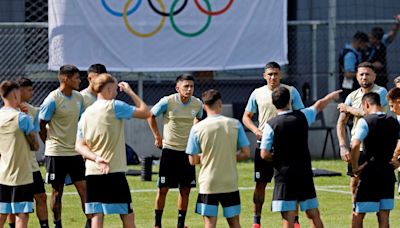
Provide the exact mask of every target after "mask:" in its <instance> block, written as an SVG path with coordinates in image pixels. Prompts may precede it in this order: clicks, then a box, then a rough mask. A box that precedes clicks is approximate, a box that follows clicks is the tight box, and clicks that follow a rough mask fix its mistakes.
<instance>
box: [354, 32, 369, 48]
mask: <svg viewBox="0 0 400 228" xmlns="http://www.w3.org/2000/svg"><path fill="white" fill-rule="evenodd" d="M352 44H353V46H354V48H356V49H360V50H363V51H365V50H367V48H368V35H367V34H365V33H364V32H360V31H357V32H356V33H355V34H354V36H353V41H352Z"/></svg>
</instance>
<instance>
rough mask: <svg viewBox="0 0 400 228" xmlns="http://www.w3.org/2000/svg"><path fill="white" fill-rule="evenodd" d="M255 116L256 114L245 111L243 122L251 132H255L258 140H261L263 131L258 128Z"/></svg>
mask: <svg viewBox="0 0 400 228" xmlns="http://www.w3.org/2000/svg"><path fill="white" fill-rule="evenodd" d="M253 116H254V113H252V112H249V111H244V113H243V117H242V122H243V124H244V126H246V127H247V128H248V129H249V130H250V131H251V132H253V133H254V134H255V135H256V138H257V140H261V137H262V131H261V130H260V129H258V127H257V126H256V125H255V124H254V122H253Z"/></svg>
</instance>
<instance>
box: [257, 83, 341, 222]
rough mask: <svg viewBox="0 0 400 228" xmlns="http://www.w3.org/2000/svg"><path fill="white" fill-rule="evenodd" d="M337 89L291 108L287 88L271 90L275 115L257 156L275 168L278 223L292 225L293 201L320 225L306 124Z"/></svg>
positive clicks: (274, 208)
mask: <svg viewBox="0 0 400 228" xmlns="http://www.w3.org/2000/svg"><path fill="white" fill-rule="evenodd" d="M340 92H341V90H338V91H334V92H332V93H330V94H328V95H326V96H325V97H324V98H322V99H320V100H318V101H317V102H316V103H315V104H314V105H313V106H311V107H309V108H305V109H301V110H294V111H292V110H291V108H290V91H289V90H288V89H287V88H285V87H279V88H277V89H275V90H274V91H273V92H272V103H273V104H274V106H275V107H276V108H277V111H278V115H277V116H276V117H274V118H272V119H271V120H269V121H268V122H267V123H266V124H265V127H264V132H263V136H262V141H261V146H260V148H261V157H262V158H263V159H266V160H270V161H272V163H273V166H274V169H275V179H274V180H275V186H274V193H273V197H272V211H274V212H281V215H282V220H283V224H282V227H294V222H295V216H296V210H297V209H296V206H297V204H300V209H301V210H302V211H305V212H306V215H307V217H308V218H309V219H310V223H311V227H323V224H322V221H321V218H320V215H319V210H318V200H317V195H316V192H315V187H314V182H313V173H312V168H311V157H310V152H309V149H308V127H309V126H310V124H311V123H312V122H314V120H315V117H316V115H317V113H318V112H320V111H321V110H322V109H324V108H325V107H326V106H327V105H328V104H329V102H331V101H332V100H333V99H338V98H339V93H340ZM288 142H290V143H288ZM272 148H274V149H273V151H272V150H271V149H272Z"/></svg>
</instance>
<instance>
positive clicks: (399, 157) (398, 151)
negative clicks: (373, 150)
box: [390, 140, 400, 169]
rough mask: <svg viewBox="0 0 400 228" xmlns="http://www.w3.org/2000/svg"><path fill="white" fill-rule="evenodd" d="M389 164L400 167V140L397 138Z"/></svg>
mask: <svg viewBox="0 0 400 228" xmlns="http://www.w3.org/2000/svg"><path fill="white" fill-rule="evenodd" d="M390 164H392V165H393V166H394V168H395V169H397V168H398V167H400V140H397V145H396V148H395V149H394V152H393V158H392V160H391V162H390Z"/></svg>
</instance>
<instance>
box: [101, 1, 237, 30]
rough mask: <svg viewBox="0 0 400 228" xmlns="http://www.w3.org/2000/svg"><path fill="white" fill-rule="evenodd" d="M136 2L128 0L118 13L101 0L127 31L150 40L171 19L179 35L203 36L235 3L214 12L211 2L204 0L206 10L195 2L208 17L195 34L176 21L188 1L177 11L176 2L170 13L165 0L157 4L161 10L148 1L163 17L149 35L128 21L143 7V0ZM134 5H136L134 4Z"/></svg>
mask: <svg viewBox="0 0 400 228" xmlns="http://www.w3.org/2000/svg"><path fill="white" fill-rule="evenodd" d="M135 1H136V2H135V3H134V2H133V0H127V1H126V3H125V5H124V9H123V11H122V12H118V11H116V10H114V9H112V8H111V7H110V6H109V5H108V4H107V2H106V0H101V4H102V6H103V8H104V9H105V10H106V11H107V12H108V13H109V14H111V15H113V16H115V17H122V19H123V21H124V24H125V27H126V29H127V30H128V31H129V32H130V33H132V34H133V35H135V36H137V37H141V38H149V37H152V36H154V35H156V34H157V33H158V32H160V31H161V29H162V28H163V27H164V24H165V21H166V18H167V17H169V19H170V23H171V25H172V28H173V29H174V31H175V32H176V33H178V34H179V35H182V36H184V37H189V38H191V37H196V36H199V35H200V34H202V33H203V32H205V31H206V30H207V28H208V27H209V26H210V24H211V18H212V17H213V16H217V15H221V14H224V13H225V12H226V11H227V10H228V9H229V8H230V7H231V5H232V3H233V1H234V0H229V2H228V3H227V4H226V5H225V6H224V7H223V8H222V9H220V10H217V11H213V10H212V8H211V4H210V1H209V0H203V1H204V3H205V4H206V9H205V8H204V7H203V6H201V5H200V3H199V0H194V3H195V5H196V7H197V9H198V10H199V11H200V12H201V13H203V14H205V15H206V16H207V21H206V22H205V24H204V25H203V26H202V27H201V28H200V29H199V30H198V31H195V32H185V31H183V30H182V29H181V28H179V27H178V26H177V24H176V21H175V16H176V15H178V14H179V13H181V12H182V11H183V10H184V9H185V7H186V5H187V3H188V0H183V1H184V2H183V3H182V5H181V6H180V7H179V8H178V9H176V7H177V3H178V2H179V1H180V0H174V1H173V2H172V5H171V7H170V9H169V12H167V11H166V7H165V5H164V2H163V0H157V3H158V5H159V8H160V9H159V8H157V7H156V6H155V5H154V4H153V1H152V0H148V3H149V5H150V8H151V9H152V11H153V12H155V13H156V14H158V15H160V16H161V19H160V23H159V24H158V26H157V27H156V28H155V29H154V30H152V31H150V32H147V33H141V32H138V31H137V30H135V29H134V28H133V27H132V26H131V24H130V22H129V20H128V16H130V15H132V14H134V13H135V12H136V11H137V10H138V9H139V8H140V6H141V4H142V0H135ZM133 3H134V4H133Z"/></svg>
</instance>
